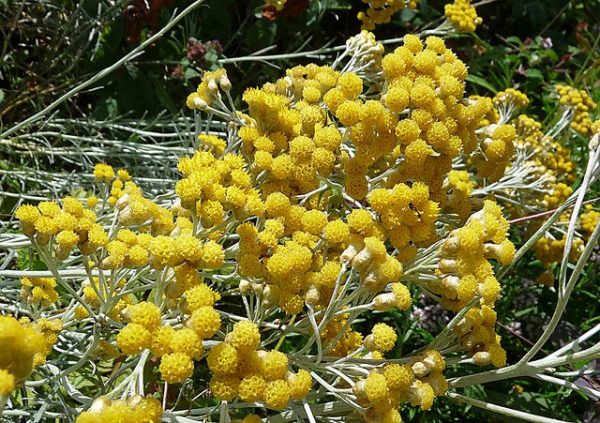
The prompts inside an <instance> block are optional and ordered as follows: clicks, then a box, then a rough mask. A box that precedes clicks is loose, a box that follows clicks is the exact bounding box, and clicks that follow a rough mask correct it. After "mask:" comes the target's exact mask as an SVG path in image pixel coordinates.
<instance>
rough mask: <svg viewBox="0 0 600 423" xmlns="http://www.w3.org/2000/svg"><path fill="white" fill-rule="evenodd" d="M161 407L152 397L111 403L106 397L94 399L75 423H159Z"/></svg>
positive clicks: (136, 396)
mask: <svg viewBox="0 0 600 423" xmlns="http://www.w3.org/2000/svg"><path fill="white" fill-rule="evenodd" d="M162 414H163V411H162V405H161V403H160V401H159V400H157V399H155V398H152V397H142V396H141V395H134V396H132V397H130V398H128V399H127V400H126V401H125V400H115V401H111V400H109V399H108V398H106V397H100V398H96V399H95V400H94V402H93V403H92V405H91V407H90V408H89V410H87V411H84V412H83V413H81V414H80V415H79V416H77V420H75V422H76V423H113V422H122V423H139V422H144V423H159V422H160V418H161V417H162Z"/></svg>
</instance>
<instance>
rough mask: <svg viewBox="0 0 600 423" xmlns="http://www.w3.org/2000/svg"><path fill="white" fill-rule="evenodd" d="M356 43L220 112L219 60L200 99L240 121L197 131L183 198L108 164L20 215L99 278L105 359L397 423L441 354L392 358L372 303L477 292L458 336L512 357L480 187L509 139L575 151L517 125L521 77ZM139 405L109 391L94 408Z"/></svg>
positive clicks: (492, 206)
mask: <svg viewBox="0 0 600 423" xmlns="http://www.w3.org/2000/svg"><path fill="white" fill-rule="evenodd" d="M348 46H349V52H347V53H346V57H350V60H351V62H352V63H353V65H352V66H348V67H344V69H343V70H338V69H337V68H336V67H331V66H319V65H316V64H308V65H305V66H296V67H293V68H291V69H288V70H287V71H286V74H285V76H283V77H282V78H280V79H278V80H277V81H275V82H273V83H267V84H265V85H263V86H262V87H257V88H249V89H247V90H246V91H245V92H244V94H243V96H242V100H243V101H244V102H245V104H246V105H247V110H246V111H245V112H240V111H236V110H230V109H228V108H227V107H228V106H225V101H224V97H227V98H229V93H230V90H231V82H230V81H229V79H228V77H227V74H226V72H225V70H224V69H218V70H216V71H213V72H206V73H205V74H204V76H203V78H202V82H201V83H200V85H199V87H198V89H197V91H196V92H194V93H192V94H190V95H189V97H188V99H187V106H188V107H189V108H190V109H194V110H195V111H196V112H198V113H201V112H203V111H208V112H210V113H211V114H215V115H217V116H220V117H223V118H225V117H227V118H228V119H229V125H228V127H227V131H228V133H227V140H225V139H223V138H220V137H219V136H216V135H214V134H199V135H198V138H197V141H198V142H197V149H196V151H195V152H194V153H193V154H191V155H189V156H184V157H182V158H181V159H180V161H179V164H178V170H179V171H180V173H181V179H180V180H179V181H178V182H177V183H176V184H175V186H174V198H173V200H172V201H171V202H170V203H167V202H160V203H159V202H157V201H153V200H151V199H149V198H147V197H146V196H145V194H144V193H143V192H142V190H141V188H140V187H139V186H138V185H137V184H136V183H135V182H134V181H133V180H132V178H131V177H130V175H129V174H128V173H127V171H126V170H123V169H121V170H118V171H116V172H115V170H114V169H113V168H112V167H110V166H109V165H107V164H98V165H97V166H96V168H95V172H94V175H95V178H96V182H97V189H96V194H95V195H91V196H89V197H88V198H87V200H86V201H85V205H84V201H82V200H81V199H76V198H73V197H66V198H64V199H63V200H62V201H61V202H60V204H59V203H57V202H43V203H39V204H37V205H23V206H21V207H19V208H18V209H17V211H16V216H17V218H18V219H19V220H20V221H21V224H22V228H23V232H24V233H25V234H26V235H27V236H28V237H29V238H30V239H31V241H32V242H33V243H34V244H36V245H37V246H38V248H40V251H42V252H44V253H45V255H46V256H47V257H50V258H51V259H52V260H55V261H56V262H57V263H60V262H62V261H64V260H65V259H67V258H69V259H80V260H81V262H82V266H83V267H84V268H85V269H86V271H87V272H88V275H89V277H88V278H85V279H84V280H83V281H82V287H81V301H82V302H81V304H79V305H78V307H77V309H76V311H75V317H76V318H77V319H79V321H80V322H81V324H82V325H85V324H96V323H100V324H102V325H104V326H106V327H108V328H110V331H107V332H105V333H108V334H109V335H107V336H106V337H105V339H102V342H101V343H100V344H99V346H98V351H97V353H96V354H94V355H93V356H92V359H93V360H108V359H112V358H114V357H115V355H122V356H125V357H131V359H132V360H133V359H135V358H137V357H142V356H144V355H146V356H149V357H150V359H151V360H152V361H153V362H156V363H157V366H156V372H155V373H151V376H149V377H151V378H153V379H154V380H158V379H160V380H162V381H164V382H166V383H168V384H182V383H186V381H187V380H188V379H190V378H193V379H194V381H196V378H197V377H201V378H204V376H200V375H205V374H206V373H207V372H208V373H210V375H209V376H208V377H207V378H206V382H204V381H201V382H200V383H204V384H205V388H208V389H209V391H208V392H209V393H210V395H212V396H214V397H215V398H216V399H218V400H221V401H226V402H227V403H229V404H232V405H234V404H237V403H238V402H243V403H250V404H254V406H255V407H256V408H257V409H258V410H260V412H259V413H258V414H261V415H263V414H267V413H268V411H267V410H278V411H279V410H284V409H286V408H287V407H288V406H289V405H290V403H292V402H294V401H301V400H303V399H305V398H312V397H311V396H314V398H315V400H319V399H320V398H323V396H327V395H328V392H330V390H331V389H334V391H333V392H335V394H336V397H337V399H338V400H341V401H347V402H348V403H349V404H352V405H353V406H355V405H356V404H358V408H359V409H360V410H362V412H363V413H362V415H363V416H364V418H365V420H366V421H368V422H399V421H401V418H400V414H399V411H398V407H399V406H400V405H401V404H405V403H408V404H411V405H412V406H415V407H420V408H421V409H423V410H427V409H430V408H431V406H432V404H433V401H434V398H435V397H436V396H440V395H443V394H444V393H445V391H446V388H447V383H446V380H445V378H444V375H443V372H444V369H445V366H446V365H445V361H446V360H445V358H444V356H442V353H441V352H440V351H438V350H436V349H429V350H427V351H426V352H424V353H422V354H408V355H407V356H406V357H404V358H403V359H402V361H401V362H402V363H404V364H397V363H394V364H391V363H386V362H385V359H384V357H385V355H386V354H389V353H390V352H391V351H393V350H394V349H395V345H396V341H397V338H398V334H397V333H396V329H395V328H394V327H393V326H392V325H390V324H387V323H382V322H373V325H372V326H371V332H370V333H369V334H365V335H366V336H365V335H363V334H362V333H361V332H360V331H359V330H358V328H357V327H356V326H355V325H354V323H355V319H356V317H357V316H358V315H359V314H360V313H361V312H363V311H365V310H370V311H373V312H376V313H374V314H373V316H375V319H379V317H380V316H385V314H381V313H385V312H387V311H389V310H392V309H398V310H400V312H404V313H408V312H409V310H410V308H411V306H412V296H413V295H414V293H415V292H421V293H425V294H427V295H429V296H430V297H431V298H432V299H434V300H435V301H439V302H440V304H441V305H442V306H443V307H444V308H446V309H448V310H451V311H452V312H458V311H460V310H461V309H463V308H464V307H465V306H466V305H467V304H471V305H472V308H471V309H470V310H469V311H468V312H467V313H466V314H465V316H464V317H463V319H462V320H461V321H460V322H459V324H458V325H457V326H456V327H455V328H454V330H453V336H454V338H455V345H454V349H453V350H454V351H461V354H462V353H466V354H467V355H468V356H470V357H472V360H471V362H473V363H474V364H476V365H480V366H486V365H490V364H491V365H493V366H496V367H501V366H503V365H504V364H505V361H506V357H505V353H504V350H503V349H502V347H501V346H500V338H499V337H498V336H497V335H496V333H495V323H496V313H495V311H494V309H493V307H494V303H495V301H496V300H497V298H498V296H499V295H500V284H499V282H498V281H497V280H496V278H495V276H494V265H493V263H495V262H498V263H500V264H508V263H510V262H511V261H512V259H513V256H514V246H513V245H512V243H511V242H510V241H509V240H508V239H507V234H508V222H507V220H506V219H505V218H504V216H503V214H502V208H501V207H500V206H499V205H498V204H497V203H496V202H494V201H493V200H491V198H493V195H492V196H490V197H489V198H490V199H486V200H485V201H482V199H481V198H477V197H475V196H474V195H475V194H476V193H478V192H479V191H480V190H481V189H482V187H486V186H488V185H490V184H491V183H493V182H495V181H497V180H500V179H501V178H502V177H503V175H504V173H505V172H506V169H507V168H508V169H510V166H511V164H512V160H513V157H514V150H515V146H516V147H519V146H521V145H523V146H527V148H532V149H534V148H535V149H536V151H537V152H538V153H539V154H538V155H537V156H535V158H534V159H532V160H539V161H540V163H542V164H543V165H544V166H546V167H547V169H549V170H555V169H563V168H565V167H567V166H568V163H567V162H566V161H564V160H563V161H561V160H560V159H559V158H555V161H554V162H552V158H551V157H550V156H551V155H544V154H543V152H542V151H541V150H543V148H542V146H543V145H546V144H544V143H546V142H550V141H548V140H547V139H546V138H545V137H544V136H543V134H541V135H540V130H539V127H538V125H537V123H535V121H532V120H531V118H527V117H519V118H516V119H512V113H513V112H514V111H515V110H517V109H518V108H521V107H524V106H525V105H526V101H525V98H524V97H523V96H522V95H521V94H520V93H518V92H517V91H515V90H506V91H505V92H503V93H501V94H499V95H498V96H497V98H495V99H491V98H485V97H475V96H473V97H466V96H465V94H464V92H465V81H466V77H467V68H466V66H465V64H464V63H463V62H462V61H461V60H459V59H458V58H457V57H456V55H455V54H454V53H452V51H450V50H449V49H448V48H447V47H446V46H445V43H444V41H443V40H442V39H441V38H438V37H428V38H426V39H425V40H421V39H420V38H419V37H417V36H414V35H407V36H405V37H404V43H403V45H402V46H400V47H398V48H397V49H395V50H394V51H393V52H392V53H390V54H387V55H385V56H384V55H383V46H382V45H381V44H378V43H377V42H376V40H375V38H374V36H373V35H372V34H370V33H368V32H363V33H361V34H360V35H359V36H357V37H355V38H354V39H353V40H352V41H351V42H349V44H348ZM350 50H351V51H350ZM363 50H364V52H366V53H365V54H364V55H363V57H362V59H361V60H362V61H360V60H358V59H357V58H356V57H357V55H356V54H355V53H356V52H357V51H363ZM367 53H368V54H367ZM353 69H354V71H353ZM366 69H368V72H367V71H366ZM367 93H368V94H367ZM227 98H225V100H227ZM511 119H512V120H511ZM534 145H535V147H533V146H534ZM557 148H558V147H557ZM539 167H541V165H538V168H539ZM537 170H538V171H540V172H543V173H545V172H546V170H540V169H537ZM478 190H479V191H478ZM536 201H537V200H536ZM509 210H510V209H509ZM590 216H591V215H590ZM593 219H596V217H595V216H591V217H590V218H589V219H588V220H590V221H592V220H593ZM110 221H112V222H114V223H113V224H112V225H110ZM586 222H587V221H586ZM590 225H591V223H586V226H588V227H589V226H590ZM149 280H150V281H152V285H149V286H148V287H147V288H139V287H140V286H142V285H141V284H142V283H146V282H142V281H149ZM42 286H43V287H45V288H41V287H42ZM35 288H40V289H42V290H43V292H41V291H40V289H38V290H35ZM52 289H53V285H52V283H51V282H50V281H49V280H44V281H34V280H24V282H23V296H24V298H25V299H26V300H28V301H35V302H39V303H40V304H42V305H45V304H47V302H48V301H50V302H51V301H56V299H54V296H53V294H52V292H53V291H52ZM34 290H35V292H34ZM59 301H60V300H59ZM244 310H245V313H246V315H245V316H241V315H239V314H244ZM388 323H389V321H388ZM288 335H302V336H305V337H306V339H308V341H307V344H306V345H297V344H295V343H294V342H296V340H297V338H296V339H295V340H293V341H292V338H290V342H285V343H284V342H283V341H287V340H288V339H287V338H286V336H288ZM275 343H276V345H275ZM32 345H33V344H32ZM294 345H295V346H294ZM115 346H116V347H118V349H117V348H115ZM284 346H285V347H284ZM284 348H285V349H284ZM295 348H296V349H297V350H294V349H295ZM40 350H42V348H40ZM284 351H285V352H284ZM335 357H337V358H341V360H342V361H343V359H344V358H346V357H347V358H357V359H366V360H367V361H369V363H371V364H369V365H368V366H366V367H361V365H360V364H356V365H353V366H356V367H352V366H348V367H344V368H342V370H339V371H342V372H345V371H347V374H343V373H342V375H343V377H340V375H339V374H338V373H335V374H330V373H328V372H331V371H332V370H331V369H330V368H327V366H324V365H322V360H325V359H326V360H330V361H328V362H333V361H331V360H337V358H335ZM372 363H375V364H372ZM333 366H335V365H333ZM0 368H2V366H1V365H0ZM332 368H333V367H332ZM197 369H200V370H199V371H198V372H197V373H195V372H194V371H195V370H197ZM333 370H335V369H333ZM29 371H31V370H30V369H29V368H28V371H27V372H24V373H23V374H20V375H19V378H23V377H26V374H25V373H27V374H28V372H29ZM339 371H338V372H339ZM197 375H198V376H197ZM203 380H204V379H203ZM208 380H210V381H208ZM331 384H334V385H335V386H332V385H331ZM144 401H146V400H144ZM144 401H142V399H141V398H138V397H134V399H131V400H130V401H129V402H113V403H109V402H107V401H105V400H102V401H100V402H99V403H98V405H94V406H93V407H92V409H91V410H90V411H89V413H91V414H90V415H87V414H84V415H85V416H87V417H85V418H100V416H101V415H105V413H109V412H110V410H112V409H114V410H121V411H115V412H116V413H120V412H123V410H135V409H136V407H138V406H139V404H146V403H145V402H144ZM148 401H150V400H148ZM311 401H312V400H311ZM148 404H149V405H148V407H149V408H152V407H153V406H152V404H153V403H151V402H149V403H148ZM132 412H133V411H132ZM148 413H150V414H151V412H150V411H148ZM258 414H248V415H247V416H246V417H244V420H243V421H244V422H246V421H247V422H255V421H260V417H259V416H258ZM84 415H82V416H84ZM106 415H108V414H106ZM152 415H153V414H152ZM82 418H83V417H82ZM152 418H153V417H152ZM148 419H151V417H148ZM257 419H258V420H257Z"/></svg>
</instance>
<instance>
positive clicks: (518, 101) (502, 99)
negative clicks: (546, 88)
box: [494, 88, 529, 109]
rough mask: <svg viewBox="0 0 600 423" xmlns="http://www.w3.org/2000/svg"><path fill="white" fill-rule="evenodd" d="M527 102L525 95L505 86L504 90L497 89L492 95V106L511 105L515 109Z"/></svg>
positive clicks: (525, 104) (524, 105)
mask: <svg viewBox="0 0 600 423" xmlns="http://www.w3.org/2000/svg"><path fill="white" fill-rule="evenodd" d="M528 104H529V99H528V98H527V95H526V94H525V93H523V92H521V91H519V90H516V89H514V88H507V89H506V90H504V91H499V92H498V93H496V95H495V96H494V106H496V107H502V106H503V107H507V106H509V105H510V106H512V107H514V108H517V109H522V108H523V107H526V106H527V105H528Z"/></svg>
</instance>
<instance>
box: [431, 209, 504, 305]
mask: <svg viewBox="0 0 600 423" xmlns="http://www.w3.org/2000/svg"><path fill="white" fill-rule="evenodd" d="M507 235H508V222H507V221H506V219H505V218H504V216H502V211H501V209H500V207H499V206H498V205H497V204H496V203H494V202H492V201H488V200H486V201H485V202H484V206H483V209H482V210H480V211H478V212H476V213H474V214H473V215H471V217H469V219H468V220H467V222H466V223H465V225H464V226H463V227H462V228H459V229H455V230H453V231H452V232H450V235H449V237H448V238H447V239H446V241H445V242H444V244H443V245H442V247H441V257H442V258H441V260H440V262H439V265H438V270H437V274H438V276H439V277H440V280H439V281H436V282H430V283H428V284H427V286H428V288H429V289H430V290H431V291H432V292H434V293H436V294H439V295H441V296H442V298H441V301H440V303H441V304H442V306H444V307H446V308H448V309H450V310H453V311H458V310H460V309H461V308H463V307H464V306H465V305H466V304H467V303H469V301H471V300H472V299H473V298H474V297H475V295H480V296H481V297H482V301H483V303H484V304H487V305H490V306H493V304H494V303H495V301H496V299H497V297H498V295H499V293H500V285H499V284H498V281H497V280H496V278H495V277H494V272H493V269H492V266H491V264H490V263H489V262H488V259H494V260H497V261H498V262H500V263H502V264H509V263H510V262H511V261H512V259H513V258H514V254H515V247H514V245H513V244H512V242H510V241H509V240H508V239H507V238H506V237H507Z"/></svg>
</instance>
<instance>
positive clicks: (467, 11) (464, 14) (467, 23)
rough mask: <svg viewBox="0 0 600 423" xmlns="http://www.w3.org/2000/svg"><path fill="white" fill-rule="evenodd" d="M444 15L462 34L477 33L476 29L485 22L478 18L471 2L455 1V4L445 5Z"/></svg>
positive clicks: (467, 0)
mask: <svg viewBox="0 0 600 423" xmlns="http://www.w3.org/2000/svg"><path fill="white" fill-rule="evenodd" d="M444 15H446V19H448V20H449V21H450V23H452V25H453V26H454V27H455V28H456V29H457V30H458V31H460V32H475V29H476V28H477V27H478V26H479V25H481V23H482V22H483V21H482V19H481V18H480V17H479V16H477V11H476V10H475V8H474V7H473V5H471V0H454V3H452V4H447V5H445V6H444Z"/></svg>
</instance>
